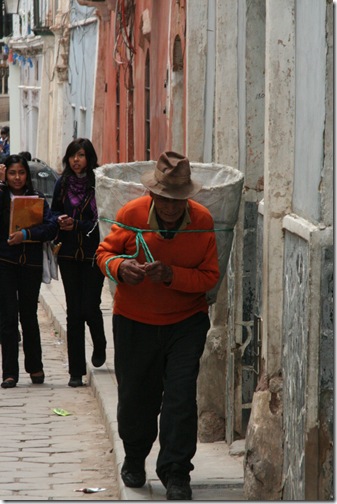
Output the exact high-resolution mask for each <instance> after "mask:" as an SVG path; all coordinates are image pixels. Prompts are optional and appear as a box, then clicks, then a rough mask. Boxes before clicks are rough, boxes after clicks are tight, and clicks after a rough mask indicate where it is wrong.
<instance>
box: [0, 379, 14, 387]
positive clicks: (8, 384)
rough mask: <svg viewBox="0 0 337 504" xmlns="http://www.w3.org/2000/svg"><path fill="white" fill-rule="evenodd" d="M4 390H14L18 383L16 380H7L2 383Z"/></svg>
mask: <svg viewBox="0 0 337 504" xmlns="http://www.w3.org/2000/svg"><path fill="white" fill-rule="evenodd" d="M1 387H2V388H14V387H16V381H15V380H14V378H6V379H5V380H4V381H3V382H2V383H1Z"/></svg>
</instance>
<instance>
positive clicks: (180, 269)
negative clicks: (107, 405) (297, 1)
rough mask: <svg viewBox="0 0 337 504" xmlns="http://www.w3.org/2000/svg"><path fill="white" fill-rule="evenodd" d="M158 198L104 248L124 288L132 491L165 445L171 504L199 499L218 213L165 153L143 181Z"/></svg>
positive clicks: (125, 213) (127, 464) (160, 462)
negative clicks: (203, 360) (195, 479)
mask: <svg viewBox="0 0 337 504" xmlns="http://www.w3.org/2000/svg"><path fill="white" fill-rule="evenodd" d="M141 182H142V184H143V185H144V186H145V187H146V188H147V189H148V190H149V191H150V194H149V195H146V196H142V197H139V198H136V199H134V200H132V201H130V202H128V203H127V204H126V205H124V206H123V207H122V208H121V209H120V210H119V211H118V213H117V216H116V221H114V222H115V223H114V224H113V225H112V227H111V232H110V233H109V234H108V235H107V236H106V237H105V239H104V240H103V241H102V242H101V243H100V245H99V247H98V249H97V263H98V265H99V267H100V268H101V270H102V272H103V273H104V274H105V275H107V276H109V277H110V278H112V279H114V280H115V282H116V283H117V287H116V292H115V296H114V307H113V336H114V349H115V372H116V377H117V382H118V412H117V420H118V429H119V435H120V437H121V439H122V441H123V445H124V450H125V460H124V464H123V466H122V471H121V476H122V479H123V481H124V484H125V485H126V486H128V487H133V488H139V487H142V486H143V485H144V484H145V481H146V473H145V459H146V457H147V455H148V454H149V453H150V451H151V447H152V444H153V442H154V441H155V440H156V437H157V433H158V428H157V421H158V416H159V415H160V422H159V443H160V451H159V454H158V458H157V467H156V470H157V474H158V477H159V478H160V480H161V482H162V483H163V485H164V486H165V487H166V489H167V490H166V497H167V500H190V499H191V498H192V491H191V486H190V472H191V471H192V470H193V468H194V467H193V464H192V463H191V459H192V458H193V456H194V455H195V452H196V447H197V425H198V418H197V404H196V383H197V377H198V372H199V360H200V357H201V355H202V353H203V349H204V345H205V341H206V335H207V331H208V329H209V327H210V322H209V316H208V305H207V301H206V292H207V291H209V290H210V289H212V288H213V287H214V286H215V284H216V283H217V281H218V279H219V266H218V255H217V248H216V241H215V233H214V231H213V229H214V223H213V219H212V217H211V214H210V212H209V211H208V210H207V209H206V208H205V207H204V206H203V205H201V204H199V203H197V202H196V201H193V200H192V199H189V198H192V197H193V196H195V195H196V194H197V193H198V192H199V191H200V189H201V185H200V184H199V183H197V182H195V181H193V180H192V179H191V169H190V163H189V160H188V159H187V158H186V157H185V156H183V155H181V154H178V153H176V152H164V153H162V154H161V156H160V157H159V159H158V162H157V165H156V167H155V169H154V171H151V172H147V173H145V174H143V175H142V176H141Z"/></svg>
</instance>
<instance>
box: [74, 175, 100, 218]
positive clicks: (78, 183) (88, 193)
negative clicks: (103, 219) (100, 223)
mask: <svg viewBox="0 0 337 504" xmlns="http://www.w3.org/2000/svg"><path fill="white" fill-rule="evenodd" d="M87 180H88V179H87V177H81V178H79V177H76V176H74V175H70V177H68V184H69V185H68V196H69V199H70V203H71V204H72V206H73V207H75V209H74V214H75V212H76V209H77V208H78V207H80V206H81V204H83V203H84V202H85V200H86V199H87V198H88V197H89V198H90V207H91V210H92V212H93V214H94V220H97V207H96V199H95V190H94V188H93V187H91V188H90V189H89V190H88V188H87Z"/></svg>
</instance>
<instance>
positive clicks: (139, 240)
mask: <svg viewBox="0 0 337 504" xmlns="http://www.w3.org/2000/svg"><path fill="white" fill-rule="evenodd" d="M99 220H101V221H103V222H108V223H109V224H116V225H117V226H119V227H122V228H124V229H127V230H128V231H133V232H134V233H135V234H136V252H135V253H134V254H133V255H128V254H120V255H117V256H114V257H110V259H107V261H106V263H105V271H106V274H107V276H108V277H109V278H110V280H112V281H113V282H115V283H116V284H118V282H117V280H115V278H114V277H113V276H112V275H111V273H110V270H109V268H108V266H109V263H110V261H113V260H114V259H121V258H122V259H134V258H135V257H137V256H138V254H139V250H140V247H143V250H144V253H145V259H146V261H147V262H154V258H153V256H152V254H151V252H150V249H149V247H148V245H147V243H146V241H145V240H144V236H143V233H210V232H214V233H218V232H220V231H224V232H230V231H233V228H222V229H176V230H175V229H140V228H136V227H133V226H128V225H127V224H123V223H122V222H118V221H115V220H111V219H106V218H105V217H99Z"/></svg>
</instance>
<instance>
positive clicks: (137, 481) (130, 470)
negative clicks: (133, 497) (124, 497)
mask: <svg viewBox="0 0 337 504" xmlns="http://www.w3.org/2000/svg"><path fill="white" fill-rule="evenodd" d="M141 466H143V468H142V467H141ZM121 476H122V480H123V482H124V485H125V486H127V487H129V488H141V487H142V486H144V485H145V481H146V474H145V469H144V463H142V464H132V463H130V462H127V461H126V460H124V464H123V466H122V470H121Z"/></svg>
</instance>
